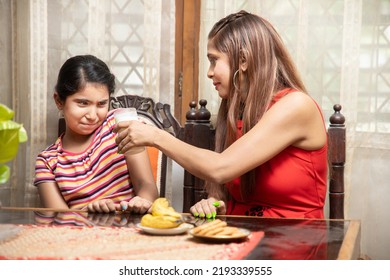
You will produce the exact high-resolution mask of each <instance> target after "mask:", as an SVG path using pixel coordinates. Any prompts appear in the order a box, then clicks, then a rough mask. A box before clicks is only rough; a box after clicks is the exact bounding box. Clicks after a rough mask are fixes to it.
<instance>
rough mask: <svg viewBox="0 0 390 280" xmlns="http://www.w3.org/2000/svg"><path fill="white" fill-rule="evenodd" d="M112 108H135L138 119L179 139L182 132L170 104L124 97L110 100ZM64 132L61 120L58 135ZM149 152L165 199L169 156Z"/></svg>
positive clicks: (63, 123) (131, 96)
mask: <svg viewBox="0 0 390 280" xmlns="http://www.w3.org/2000/svg"><path fill="white" fill-rule="evenodd" d="M110 107H111V109H115V108H129V107H134V108H136V110H137V113H138V117H140V118H141V119H143V120H144V121H145V122H146V123H149V124H152V125H155V126H156V127H158V128H161V129H164V130H166V131H168V132H170V133H171V134H173V135H174V136H176V137H178V135H179V133H180V131H181V126H180V124H179V122H178V121H177V120H176V119H175V118H174V117H173V115H172V114H171V108H170V105H169V104H163V103H160V102H157V103H156V102H154V100H153V99H151V98H148V97H141V96H137V95H122V96H117V97H112V98H111V99H110ZM64 131H65V120H64V119H63V118H61V119H60V120H59V124H58V135H61V133H62V132H64ZM147 150H148V154H149V158H150V163H151V166H152V170H153V176H154V178H155V179H156V185H157V188H158V189H159V193H160V197H164V196H165V192H166V180H167V156H166V155H164V154H163V153H162V152H160V151H159V150H158V149H156V148H153V147H148V148H147Z"/></svg>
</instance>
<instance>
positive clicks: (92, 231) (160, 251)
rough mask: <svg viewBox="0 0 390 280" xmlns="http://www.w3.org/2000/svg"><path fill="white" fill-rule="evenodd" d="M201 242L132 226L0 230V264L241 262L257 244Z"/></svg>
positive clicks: (252, 238)
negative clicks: (19, 261) (21, 261)
mask: <svg viewBox="0 0 390 280" xmlns="http://www.w3.org/2000/svg"><path fill="white" fill-rule="evenodd" d="M263 236H264V232H261V231H260V232H252V233H251V234H250V235H249V236H248V238H247V239H246V240H244V241H242V242H231V243H222V244H213V243H202V242H199V241H197V240H195V239H194V238H193V237H192V236H191V235H189V234H182V235H175V236H153V235H147V234H143V233H141V232H140V231H139V230H138V229H136V228H132V227H77V226H57V227H53V226H41V225H7V224H5V225H4V224H3V225H0V259H32V260H36V259H43V260H48V259H56V260H58V259H60V260H61V259H70V260H74V259H84V260H85V259H87V260H88V259H89V260H97V259H104V260H119V259H121V260H123V259H126V260H131V259H133V260H163V259H165V260H173V259H176V260H178V259H181V260H206V259H209V260H239V259H243V258H245V256H246V255H247V254H249V252H250V251H251V250H252V249H253V248H254V247H255V246H256V245H257V244H258V243H259V242H260V241H261V239H262V238H263Z"/></svg>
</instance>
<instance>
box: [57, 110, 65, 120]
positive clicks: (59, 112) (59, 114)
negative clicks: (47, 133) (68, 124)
mask: <svg viewBox="0 0 390 280" xmlns="http://www.w3.org/2000/svg"><path fill="white" fill-rule="evenodd" d="M63 117H64V111H62V110H59V111H58V118H60V119H61V118H63Z"/></svg>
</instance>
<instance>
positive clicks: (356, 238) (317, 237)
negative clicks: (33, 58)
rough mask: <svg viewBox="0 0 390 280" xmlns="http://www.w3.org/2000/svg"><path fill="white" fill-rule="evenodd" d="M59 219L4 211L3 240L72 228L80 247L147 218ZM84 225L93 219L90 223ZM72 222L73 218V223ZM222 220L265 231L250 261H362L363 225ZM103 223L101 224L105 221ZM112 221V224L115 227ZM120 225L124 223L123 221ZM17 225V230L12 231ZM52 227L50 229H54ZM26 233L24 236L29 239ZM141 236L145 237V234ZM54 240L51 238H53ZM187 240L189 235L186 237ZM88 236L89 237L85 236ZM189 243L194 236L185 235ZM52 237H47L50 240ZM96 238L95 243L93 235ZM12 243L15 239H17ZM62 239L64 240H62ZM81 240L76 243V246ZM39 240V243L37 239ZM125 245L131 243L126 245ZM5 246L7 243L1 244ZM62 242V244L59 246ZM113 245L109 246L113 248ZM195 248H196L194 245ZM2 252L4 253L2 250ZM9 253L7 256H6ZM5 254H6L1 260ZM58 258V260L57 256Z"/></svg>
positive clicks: (155, 246)
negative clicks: (31, 230) (96, 232)
mask: <svg viewBox="0 0 390 280" xmlns="http://www.w3.org/2000/svg"><path fill="white" fill-rule="evenodd" d="M51 214H52V212H50V211H49V212H48V215H49V216H50V217H53V218H52V220H51V222H50V221H49V220H48V219H42V214H40V215H39V216H36V213H35V212H34V211H33V210H31V209H26V210H17V211H15V210H7V209H1V208H0V228H1V229H2V232H1V233H2V236H3V237H5V238H7V236H8V237H12V236H15V238H18V237H19V235H18V231H15V230H16V229H17V228H18V226H19V225H21V224H25V225H34V226H33V227H36V225H43V226H44V228H45V229H46V230H47V231H48V233H49V232H50V230H51V229H52V228H53V227H61V228H64V227H72V228H75V227H77V228H79V229H80V230H78V231H77V233H76V234H75V236H74V238H72V236H68V238H69V239H71V240H73V242H77V239H78V237H79V236H80V234H83V232H84V231H87V230H88V229H92V230H93V228H94V227H99V228H101V227H104V229H105V230H107V231H112V232H113V234H115V236H117V235H118V233H119V231H118V227H121V228H128V227H130V228H132V227H135V225H136V224H137V223H139V222H140V218H141V216H137V215H134V214H129V213H126V212H117V213H115V214H113V213H111V214H94V215H93V214H91V213H90V214H87V213H75V212H60V213H58V214H57V216H56V215H51ZM79 216H82V219H80V220H89V221H90V222H87V223H85V224H83V223H81V222H79V219H77V218H78V217H79ZM69 217H72V219H69ZM218 218H220V219H222V220H225V221H226V222H227V223H228V224H229V225H231V226H235V227H240V228H245V229H248V230H250V231H252V232H257V231H263V232H264V237H263V238H262V239H261V240H260V242H258V243H256V244H253V249H251V250H249V251H246V252H243V257H244V259H251V260H254V259H264V260H282V259H286V260H289V259H290V260H291V259H295V260H304V259H316V260H331V259H358V258H359V257H360V230H361V229H360V222H359V221H356V220H318V219H284V218H280V219H278V218H261V217H247V216H219V217H218ZM99 221H100V222H99ZM109 221H111V223H109ZM119 221H120V222H119ZM12 225H14V226H12ZM49 225H50V226H49ZM26 234H27V233H26V232H24V233H23V235H24V236H26ZM139 234H141V233H139ZM48 235H49V234H48ZM185 235H186V234H185ZM84 236H85V233H84ZM185 237H186V238H187V239H188V240H189V241H191V242H192V241H194V243H198V241H196V240H192V239H191V236H190V235H188V237H187V236H185ZM45 238H46V237H45ZM91 238H94V236H93V235H92V236H91ZM147 238H150V240H151V242H150V246H148V250H150V251H151V252H153V251H156V250H166V251H168V252H169V249H170V248H169V246H168V245H167V246H168V247H167V248H165V247H164V246H163V245H162V244H164V242H165V241H164V240H166V238H178V239H182V238H183V236H182V235H177V236H170V237H167V236H157V235H150V236H147ZM11 240H12V239H11ZM60 240H62V239H61V238H60ZM74 240H76V241H74ZM33 241H34V240H33ZM52 241H53V243H51V242H49V240H47V239H46V243H40V244H36V243H34V246H33V247H28V246H26V249H25V250H29V252H30V253H31V250H35V252H36V254H37V255H39V254H40V251H39V248H40V247H43V246H53V244H55V243H56V240H55V239H54V240H52ZM123 242H131V241H130V240H123ZM0 243H1V242H0ZM57 243H58V241H57ZM107 244H108V243H107ZM213 245H215V244H213V243H210V244H209V245H207V243H206V244H204V246H202V247H201V248H199V250H208V248H206V247H205V246H210V249H209V250H213V248H214V247H213ZM80 246H81V247H83V248H84V249H85V250H88V249H87V248H88V246H93V243H92V242H89V243H88V244H80ZM189 246H191V245H190V244H189ZM0 252H1V250H0ZM174 252H175V255H174V256H172V258H174V259H181V256H180V251H174ZM2 253H3V254H4V252H2ZM192 254H193V255H192V256H193V259H197V252H196V251H193V253H192ZM1 255H2V254H0V257H1ZM74 257H75V258H79V259H81V258H82V256H77V255H74ZM96 257H97V258H100V259H104V257H105V255H104V254H102V255H97V256H96ZM51 258H52V259H53V258H55V256H52V257H51Z"/></svg>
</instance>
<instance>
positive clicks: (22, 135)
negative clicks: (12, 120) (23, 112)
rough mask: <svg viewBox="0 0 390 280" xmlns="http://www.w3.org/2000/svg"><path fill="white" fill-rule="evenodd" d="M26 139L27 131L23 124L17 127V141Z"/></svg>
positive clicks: (21, 141)
mask: <svg viewBox="0 0 390 280" xmlns="http://www.w3.org/2000/svg"><path fill="white" fill-rule="evenodd" d="M27 140H28V136H27V131H26V130H25V129H24V127H23V125H22V126H21V127H20V129H19V143H23V142H26V141H27Z"/></svg>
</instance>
